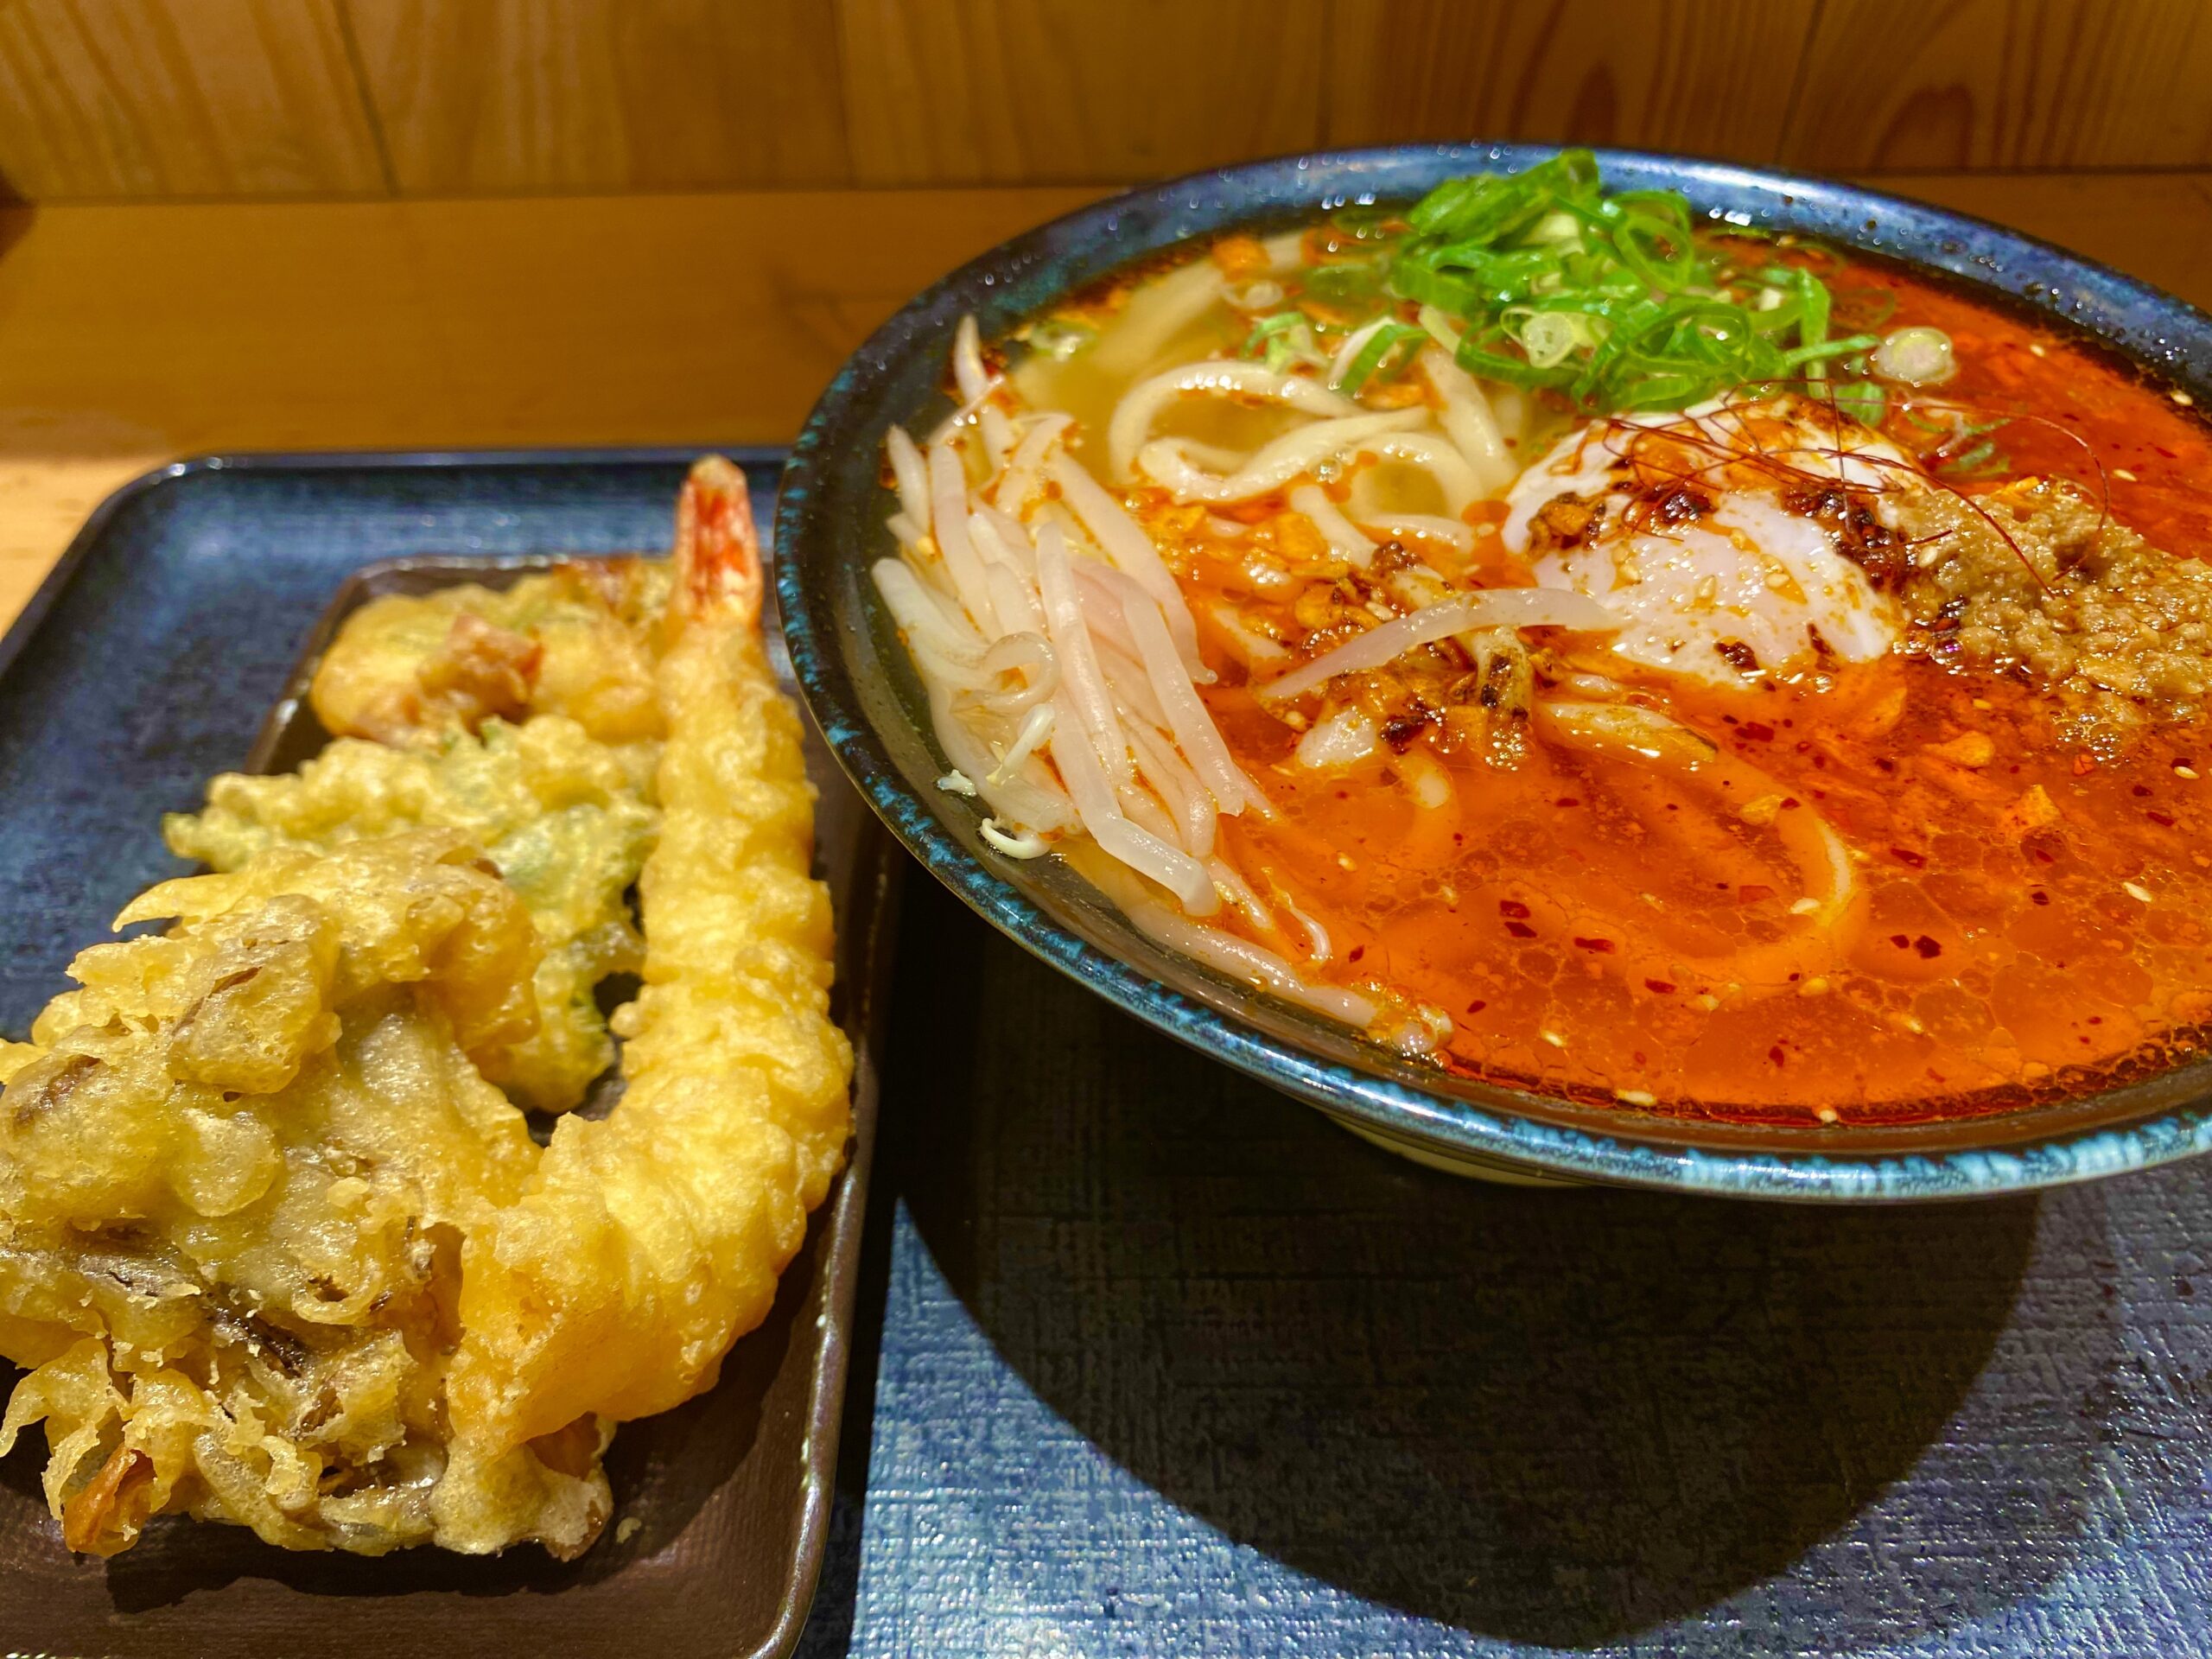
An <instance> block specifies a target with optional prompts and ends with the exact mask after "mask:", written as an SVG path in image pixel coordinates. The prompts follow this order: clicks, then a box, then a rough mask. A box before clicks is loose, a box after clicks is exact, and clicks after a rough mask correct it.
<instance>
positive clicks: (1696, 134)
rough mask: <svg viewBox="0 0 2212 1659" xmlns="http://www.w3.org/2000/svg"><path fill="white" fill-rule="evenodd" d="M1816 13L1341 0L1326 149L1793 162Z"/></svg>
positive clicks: (1770, 7)
mask: <svg viewBox="0 0 2212 1659" xmlns="http://www.w3.org/2000/svg"><path fill="white" fill-rule="evenodd" d="M1814 11H1815V0H1643V3H1639V4H1637V5H1632V6H1623V5H1618V4H1615V3H1611V0H1521V3H1512V4H1480V5H1475V4H1467V3H1464V0H1336V7H1335V21H1334V28H1333V29H1332V42H1331V54H1330V67H1329V75H1328V119H1327V122H1326V125H1325V132H1326V137H1327V142H1328V143H1331V144H1332V145H1338V144H1375V143H1392V142H1395V141H1399V140H1407V139H1423V138H1433V139H1458V138H1517V139H1529V140H1537V141H1553V142H1573V143H1592V144H1623V145H1630V146H1637V147H1643V148H1648V149H1678V150H1688V151H1692V152H1695V153H1699V154H1707V155H1725V156H1738V157H1742V158H1745V159H1749V160H1758V161H1764V160H1767V159H1770V158H1771V157H1772V156H1774V155H1775V154H1776V152H1777V150H1778V149H1780V147H1781V143H1782V137H1783V127H1784V124H1785V123H1786V120H1787V118H1788V115H1789V94H1790V87H1791V83H1792V79H1793V78H1794V75H1795V73H1796V67H1797V64H1798V60H1799V59H1800V57H1801V56H1802V54H1803V52H1804V49H1805V44H1806V41H1807V39H1808V35H1809V32H1810V29H1811V26H1812V22H1813V14H1814Z"/></svg>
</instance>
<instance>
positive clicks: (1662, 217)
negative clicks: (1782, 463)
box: [1389, 149, 1875, 410]
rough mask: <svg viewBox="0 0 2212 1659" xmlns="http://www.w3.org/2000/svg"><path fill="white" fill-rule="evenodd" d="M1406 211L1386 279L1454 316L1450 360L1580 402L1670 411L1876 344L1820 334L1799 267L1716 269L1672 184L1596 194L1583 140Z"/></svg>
mask: <svg viewBox="0 0 2212 1659" xmlns="http://www.w3.org/2000/svg"><path fill="white" fill-rule="evenodd" d="M1407 217H1408V219H1409V220H1410V222H1411V224H1412V226H1413V234H1412V235H1411V237H1410V238H1408V239H1406V240H1405V241H1404V242H1403V243H1402V244H1401V245H1399V246H1398V248H1397V249H1396V250H1395V253H1394V255H1393V257H1392V258H1391V261H1390V266H1389V285H1390V287H1391V289H1393V290H1394V291H1395V292H1396V293H1398V294H1400V295H1402V296H1405V297H1406V298H1408V299H1411V300H1414V301H1416V302H1419V303H1420V304H1421V306H1422V307H1423V308H1424V321H1426V322H1427V323H1428V324H1429V325H1430V326H1431V331H1432V332H1434V333H1439V334H1446V333H1448V332H1449V331H1450V330H1451V329H1452V328H1453V327H1455V326H1456V328H1457V330H1458V334H1459V337H1458V339H1457V340H1456V342H1452V343H1454V346H1455V355H1456V356H1457V357H1458V359H1459V364H1460V365H1461V366H1462V367H1463V368H1465V369H1466V370H1467V371H1468V372H1470V373H1471V374H1476V375H1479V376H1482V377H1483V378H1485V379H1491V380H1502V381H1504V382H1506V383H1508V384H1509V385H1517V386H1529V387H1535V386H1548V387H1550V388H1552V389H1554V390H1555V391H1560V392H1561V393H1563V394H1565V396H1566V397H1567V398H1568V399H1569V400H1570V401H1572V402H1573V403H1574V404H1577V405H1578V406H1580V407H1581V408H1584V409H1589V410H1642V409H1681V408H1684V407H1686V406H1688V405H1689V404H1695V403H1699V402H1701V401H1702V400H1703V399H1705V398H1707V397H1712V396H1713V395H1714V394H1715V393H1717V392H1720V391H1726V390H1727V389H1729V388H1732V387H1738V386H1758V385H1776V384H1780V383H1785V382H1790V381H1802V380H1817V379H1820V378H1823V377H1825V376H1826V374H1827V371H1828V365H1830V364H1831V363H1833V362H1834V361H1835V360H1836V359H1839V358H1851V357H1855V356H1857V355H1858V354H1859V353H1863V352H1865V351H1866V349H1867V348H1868V347H1870V346H1873V345H1874V344H1875V339H1874V336H1872V334H1854V335H1850V336H1847V337H1846V338H1843V339H1836V338H1833V337H1831V335H1830V334H1829V332H1828V291H1827V287H1826V286H1825V285H1824V284H1823V283H1821V280H1820V279H1819V278H1818V277H1815V276H1814V275H1813V274H1812V273H1811V272H1810V271H1807V270H1796V269H1794V268H1792V267H1789V266H1785V265H1780V264H1777V265H1771V266H1768V267H1766V268H1764V269H1761V270H1756V271H1746V272H1739V273H1734V274H1728V275H1724V273H1723V271H1722V270H1721V268H1720V265H1719V262H1718V261H1716V260H1715V259H1714V258H1713V257H1712V256H1711V255H1710V254H1708V253H1707V252H1705V251H1703V250H1702V249H1700V246H1699V245H1698V242H1697V239H1696V238H1695V237H1694V235H1693V234H1692V231H1691V224H1690V205H1689V202H1688V200H1686V199H1685V198H1684V197H1682V196H1681V195H1680V194H1677V193H1675V191H1672V190H1622V191H1618V192H1614V193H1611V194H1608V193H1607V192H1606V191H1605V189H1604V188H1602V187H1601V186H1600V184H1599V177H1598V163H1597V161H1596V158H1595V157H1593V156H1592V155H1591V154H1590V152H1589V151H1588V150H1584V149H1571V150H1567V151H1565V152H1564V153H1562V154H1561V155H1559V156H1554V158H1553V159H1552V160H1550V161H1548V162H1539V163H1538V164H1537V165H1535V166H1534V167H1531V168H1528V169H1527V170H1526V171H1524V172H1521V173H1516V174H1513V175H1509V176H1506V177H1503V178H1500V177H1497V176H1495V175H1490V174H1479V175H1475V176H1473V177H1471V178H1464V179H1451V180H1447V181H1446V182H1444V183H1443V184H1440V185H1439V186H1438V187H1437V188H1435V189H1433V190H1432V191H1430V192H1429V193H1428V194H1427V196H1425V197H1423V198H1422V199H1421V201H1420V203H1419V204H1418V205H1417V206H1415V207H1414V209H1413V211H1412V212H1411V213H1409V214H1408V215H1407ZM1439 314H1440V315H1439Z"/></svg>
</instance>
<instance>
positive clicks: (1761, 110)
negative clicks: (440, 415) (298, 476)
mask: <svg viewBox="0 0 2212 1659" xmlns="http://www.w3.org/2000/svg"><path fill="white" fill-rule="evenodd" d="M1467 137H1498V138H1526V139H1535V140H1576V141H1584V142H1591V143H1620V144H1628V145H1639V146H1645V147H1649V148H1654V149H1685V150H1690V151H1695V152H1700V153H1706V154H1712V155H1720V156H1739V157H1742V158H1745V159H1746V160H1751V161H1758V162H1765V161H1772V160H1776V159H1780V160H1782V161H1783V162H1787V163H1789V164H1792V165H1796V166H1801V167H1805V168H1810V169H1813V170H1816V171H1824V172H1869V171H1882V170H1890V171H1910V170H1915V169H1923V170H1933V169H1939V168H1941V169H1972V170H2022V169H2061V168H2083V167H2097V168H2143V167H2184V166H2205V165H2212V0H0V198H4V197H5V196H6V195H7V194H18V195H21V196H23V197H27V198H29V199H33V200H66V199H71V198H79V199H82V198H134V197H147V198H163V197H186V196H239V197H254V196H272V195H316V196H346V195H363V194H399V195H418V196H438V195H459V194H533V193H546V192H587V191H588V192H609V193H622V192H628V191H660V190H683V189H757V188H785V187H805V186H838V185H850V184H855V183H861V184H870V185H888V186H929V185H999V184H1010V183H1022V182H1032V181H1039V182H1069V183H1074V182H1083V183H1107V182H1119V181H1127V180H1132V179H1140V178H1144V177H1157V176H1160V175H1167V174H1173V173H1176V172H1180V171H1185V170H1188V169H1191V168H1199V167H1205V166H1208V165H1211V164H1213V163H1216V162H1226V161H1231V160H1236V159H1239V158H1243V157H1246V156H1259V155H1267V154H1273V153H1280V152H1282V151H1285V150H1294V149H1303V148H1307V147H1310V146H1313V145H1318V144H1324V143H1329V144H1359V143H1383V142H1388V141H1390V140H1395V139H1419V138H1467Z"/></svg>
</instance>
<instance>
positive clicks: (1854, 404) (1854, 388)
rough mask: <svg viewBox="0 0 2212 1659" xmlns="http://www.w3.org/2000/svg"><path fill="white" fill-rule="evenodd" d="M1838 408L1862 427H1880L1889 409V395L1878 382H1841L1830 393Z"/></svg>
mask: <svg viewBox="0 0 2212 1659" xmlns="http://www.w3.org/2000/svg"><path fill="white" fill-rule="evenodd" d="M1829 396H1830V397H1834V399H1835V406H1836V408H1837V409H1838V410H1840V411H1841V412H1842V413H1843V414H1846V415H1848V416H1850V417H1851V418H1852V419H1853V420H1854V421H1856V422H1858V423H1859V424H1860V425H1861V426H1879V425H1881V423H1882V416H1883V414H1884V413H1885V410H1887V409H1888V407H1889V401H1890V399H1889V394H1888V393H1886V392H1885V391H1883V390H1882V386H1881V383H1880V382H1879V381H1876V380H1839V381H1838V382H1836V384H1835V388H1834V391H1831V392H1830V393H1829Z"/></svg>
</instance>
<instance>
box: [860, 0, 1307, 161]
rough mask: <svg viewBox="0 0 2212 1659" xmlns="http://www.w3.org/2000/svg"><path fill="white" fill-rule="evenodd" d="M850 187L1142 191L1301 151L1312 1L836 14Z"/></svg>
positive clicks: (1052, 1)
mask: <svg viewBox="0 0 2212 1659" xmlns="http://www.w3.org/2000/svg"><path fill="white" fill-rule="evenodd" d="M837 17H838V23H839V29H840V32H841V41H842V54H843V60H844V67H845V108H846V112H847V119H848V123H849V133H850V137H851V144H852V156H853V167H854V172H855V176H856V177H857V178H858V179H859V180H860V181H861V182H862V183H865V184H874V185H912V184H988V183H1003V182H1013V181H1024V182H1044V181H1052V182H1073V181H1105V180H1110V179H1129V178H1147V177H1157V176H1160V175H1168V174H1174V173H1182V172H1188V171H1190V170H1192V168H1201V167H1209V166H1212V165H1214V164H1216V163H1217V162H1226V161H1232V160H1236V159H1239V158H1243V157H1249V156H1266V155H1273V154H1277V153H1280V152H1282V151H1286V150H1294V149H1310V148H1312V147H1313V145H1314V144H1315V143H1317V142H1318V141H1319V137H1320V130H1321V123H1320V105H1321V86H1322V63H1323V60H1324V57H1325V48H1326V45H1327V25H1328V21H1329V8H1328V5H1327V3H1326V0H1204V3H1192V0H1122V3H1118V4H1113V5H1100V4H1096V3H1095V0H966V3H963V4H960V5H957V6H954V5H946V4H943V3H939V0H838V3H837Z"/></svg>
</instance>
